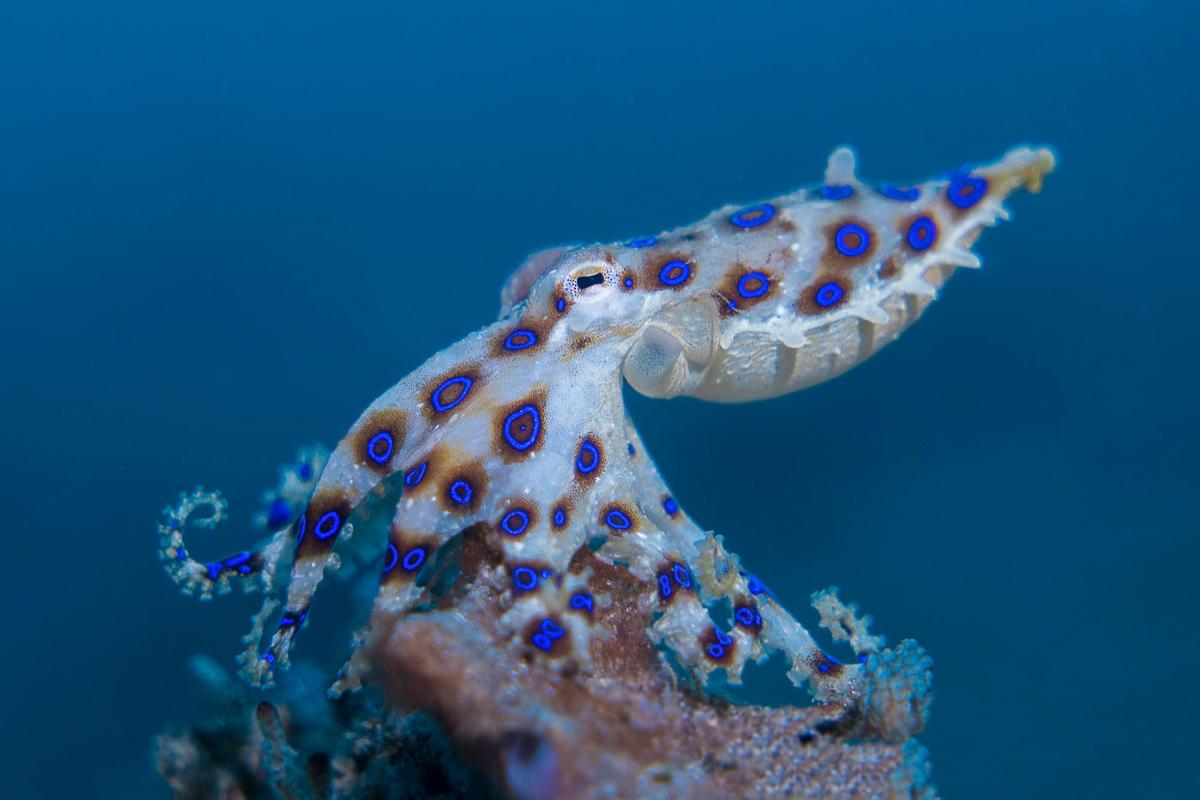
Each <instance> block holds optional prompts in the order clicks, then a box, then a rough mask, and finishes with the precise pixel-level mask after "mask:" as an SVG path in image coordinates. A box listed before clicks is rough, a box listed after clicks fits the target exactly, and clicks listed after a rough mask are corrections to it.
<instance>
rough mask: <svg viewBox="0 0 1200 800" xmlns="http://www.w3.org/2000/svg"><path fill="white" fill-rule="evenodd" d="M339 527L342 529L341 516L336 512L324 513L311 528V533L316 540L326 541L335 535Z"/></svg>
mask: <svg viewBox="0 0 1200 800" xmlns="http://www.w3.org/2000/svg"><path fill="white" fill-rule="evenodd" d="M340 527H342V518H341V516H340V515H339V514H338V513H337V512H336V511H326V512H325V513H324V514H322V515H321V518H320V519H319V520H317V524H316V525H315V526H313V533H314V534H316V537H317V538H318V539H322V540H323V539H328V538H329V537H330V536H333V535H334V534H336V533H337V532H338V528H340Z"/></svg>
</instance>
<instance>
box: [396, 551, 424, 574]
mask: <svg viewBox="0 0 1200 800" xmlns="http://www.w3.org/2000/svg"><path fill="white" fill-rule="evenodd" d="M424 563H425V548H424V547H414V548H413V549H412V550H409V551H408V552H407V553H405V554H404V560H403V561H401V562H400V566H402V567H404V571H405V572H416V570H417V569H418V568H420V566H421V565H422V564H424Z"/></svg>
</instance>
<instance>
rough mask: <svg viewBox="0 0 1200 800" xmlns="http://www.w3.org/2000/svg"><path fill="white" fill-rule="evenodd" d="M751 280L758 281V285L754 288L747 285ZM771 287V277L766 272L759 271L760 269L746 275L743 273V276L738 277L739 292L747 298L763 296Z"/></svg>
mask: <svg viewBox="0 0 1200 800" xmlns="http://www.w3.org/2000/svg"><path fill="white" fill-rule="evenodd" d="M750 281H758V286H756V287H754V288H753V289H751V288H749V287H748V286H747V284H748V283H749V282H750ZM770 288H771V279H770V278H768V277H767V275H766V273H763V272H758V271H754V272H747V273H746V274H745V275H743V276H742V277H741V278H739V279H738V285H737V290H738V294H740V295H741V296H742V297H744V298H746V299H747V300H753V299H754V298H756V297H762V296H763V295H764V294H766V293H767V290H768V289H770Z"/></svg>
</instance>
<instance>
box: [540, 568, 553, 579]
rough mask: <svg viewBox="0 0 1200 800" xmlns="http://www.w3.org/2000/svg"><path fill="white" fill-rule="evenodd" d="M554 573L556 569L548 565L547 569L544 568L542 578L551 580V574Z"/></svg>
mask: <svg viewBox="0 0 1200 800" xmlns="http://www.w3.org/2000/svg"><path fill="white" fill-rule="evenodd" d="M553 575H554V570H552V569H550V568H549V567H546V568H545V569H543V570H542V580H546V581H548V580H550V578H551V576H553Z"/></svg>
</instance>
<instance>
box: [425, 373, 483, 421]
mask: <svg viewBox="0 0 1200 800" xmlns="http://www.w3.org/2000/svg"><path fill="white" fill-rule="evenodd" d="M474 383H475V381H473V380H472V379H471V378H469V377H467V376H466V375H456V376H455V377H453V378H447V379H446V380H444V381H442V383H441V385H439V386H438V387H437V388H436V389H434V390H433V394H432V395H430V396H429V401H430V402H431V403H433V410H434V411H437V412H438V413H441V412H443V411H449V410H450V409H452V408H454V407H455V406H457V405H458V404H459V403H461V402H462V401H463V400H466V399H467V395H468V394H470V393H471V386H472V385H474ZM452 386H461V387H462V391H460V392H459V393H458V396H457V397H455V398H454V399H453V400H451V401H450V402H448V403H445V402H442V395H443V394H444V393H445V392H446V390H447V389H449V388H450V387H452Z"/></svg>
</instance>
